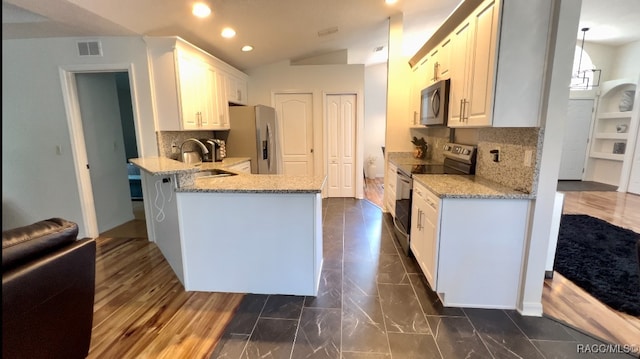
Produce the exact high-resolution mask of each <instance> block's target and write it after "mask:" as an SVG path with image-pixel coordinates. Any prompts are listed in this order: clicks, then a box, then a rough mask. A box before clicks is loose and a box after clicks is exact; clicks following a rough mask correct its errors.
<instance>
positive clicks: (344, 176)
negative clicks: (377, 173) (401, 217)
mask: <svg viewBox="0 0 640 359" xmlns="http://www.w3.org/2000/svg"><path fill="white" fill-rule="evenodd" d="M356 113H357V106H356V95H355V94H345V95H327V98H326V109H325V114H326V116H327V118H326V124H327V157H328V164H327V187H328V196H329V197H355V194H356V192H355V183H356V179H355V176H356V170H355V167H356V159H355V153H356V145H355V142H356V135H355V134H356V121H357V119H356Z"/></svg>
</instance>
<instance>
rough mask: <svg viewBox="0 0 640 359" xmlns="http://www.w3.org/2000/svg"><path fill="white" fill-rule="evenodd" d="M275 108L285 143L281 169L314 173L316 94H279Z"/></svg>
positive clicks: (283, 170) (300, 174) (300, 173)
mask: <svg viewBox="0 0 640 359" xmlns="http://www.w3.org/2000/svg"><path fill="white" fill-rule="evenodd" d="M275 108H276V114H277V118H278V124H279V127H280V128H279V131H278V132H280V134H281V136H280V139H281V143H282V146H280V148H281V149H282V152H281V153H282V173H283V174H285V175H298V176H312V175H313V161H314V156H313V155H314V153H313V96H312V94H310V93H293V94H276V95H275Z"/></svg>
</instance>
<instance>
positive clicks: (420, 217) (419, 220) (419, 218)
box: [418, 208, 422, 230]
mask: <svg viewBox="0 0 640 359" xmlns="http://www.w3.org/2000/svg"><path fill="white" fill-rule="evenodd" d="M421 220H422V216H421V215H420V208H418V230H420V228H422V227H420V222H421Z"/></svg>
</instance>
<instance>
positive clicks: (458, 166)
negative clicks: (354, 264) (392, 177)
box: [393, 143, 476, 255]
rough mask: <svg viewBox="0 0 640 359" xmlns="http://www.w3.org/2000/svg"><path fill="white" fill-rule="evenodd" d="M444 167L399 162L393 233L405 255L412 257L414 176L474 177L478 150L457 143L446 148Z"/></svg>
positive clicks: (449, 144)
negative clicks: (448, 175) (410, 254)
mask: <svg viewBox="0 0 640 359" xmlns="http://www.w3.org/2000/svg"><path fill="white" fill-rule="evenodd" d="M443 151H444V156H445V159H444V163H443V164H424V163H405V164H403V163H398V164H397V167H398V170H397V172H396V175H397V182H396V208H395V212H396V214H395V217H394V218H393V223H394V227H395V229H394V233H395V236H396V239H397V240H398V243H400V246H401V247H402V250H403V251H404V252H405V254H407V255H409V253H410V250H409V241H410V238H411V199H412V193H413V178H412V176H413V175H414V174H450V175H472V174H474V173H475V165H476V147H475V146H470V145H462V144H457V143H447V144H446V145H445V146H444V149H443Z"/></svg>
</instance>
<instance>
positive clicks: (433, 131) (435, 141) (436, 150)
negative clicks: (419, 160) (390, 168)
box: [411, 127, 449, 162]
mask: <svg viewBox="0 0 640 359" xmlns="http://www.w3.org/2000/svg"><path fill="white" fill-rule="evenodd" d="M411 136H412V137H417V138H424V140H425V141H426V142H427V154H426V155H425V158H424V159H425V160H432V161H436V162H443V161H444V154H443V153H444V151H443V150H442V149H443V147H444V145H445V144H446V143H447V142H449V128H447V127H436V128H426V127H425V128H424V129H423V128H420V129H412V131H411Z"/></svg>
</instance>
